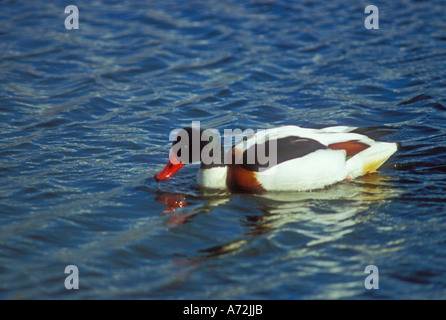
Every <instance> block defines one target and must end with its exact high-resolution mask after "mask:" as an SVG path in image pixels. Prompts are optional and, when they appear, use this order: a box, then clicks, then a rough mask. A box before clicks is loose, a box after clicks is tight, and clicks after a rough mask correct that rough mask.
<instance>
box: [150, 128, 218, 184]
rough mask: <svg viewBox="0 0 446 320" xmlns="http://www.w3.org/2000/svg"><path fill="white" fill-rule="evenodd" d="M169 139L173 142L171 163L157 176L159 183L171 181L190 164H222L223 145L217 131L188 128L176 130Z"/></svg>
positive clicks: (170, 156) (170, 155)
mask: <svg viewBox="0 0 446 320" xmlns="http://www.w3.org/2000/svg"><path fill="white" fill-rule="evenodd" d="M169 138H170V140H171V141H172V140H173V143H172V147H171V149H170V154H169V162H168V163H167V165H166V167H165V168H164V169H163V170H162V171H161V172H159V173H158V174H156V175H155V180H157V181H160V180H167V179H169V178H170V177H172V176H173V175H174V174H175V173H176V172H177V171H178V170H180V169H181V168H182V167H183V166H184V165H185V164H188V163H196V162H202V166H203V165H209V164H210V165H213V164H215V165H221V163H222V162H221V159H222V156H223V154H222V152H223V151H222V144H221V140H220V136H219V134H218V131H216V130H212V129H208V130H204V129H199V128H194V127H192V128H191V127H187V128H183V129H181V130H174V131H173V132H172V133H171V135H170V137H169ZM215 160H217V161H215Z"/></svg>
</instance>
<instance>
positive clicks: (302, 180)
mask: <svg viewBox="0 0 446 320" xmlns="http://www.w3.org/2000/svg"><path fill="white" fill-rule="evenodd" d="M354 129H356V128H354V127H345V126H337V127H328V128H323V129H307V128H300V127H298V126H284V127H279V128H274V129H269V130H265V131H260V132H259V133H256V134H254V135H253V136H251V137H249V138H248V140H247V142H246V145H245V146H243V144H242V143H239V144H237V145H236V146H235V147H234V149H237V150H236V152H243V151H244V147H246V148H249V147H250V146H252V145H253V144H255V143H256V141H263V140H262V139H263V137H264V136H265V135H269V137H273V136H275V137H276V138H277V139H280V138H284V137H288V136H299V137H302V138H309V139H313V140H316V141H318V142H319V143H321V144H323V145H325V146H328V145H330V144H335V143H341V142H346V141H353V140H354V141H358V142H360V143H364V144H367V145H369V146H370V147H369V148H367V149H365V150H363V151H361V152H359V153H358V154H356V155H354V156H352V157H351V158H349V159H347V158H346V151H345V150H331V149H319V150H316V151H314V152H311V153H308V154H307V155H305V156H303V157H299V158H295V159H290V160H288V161H284V162H282V163H279V164H277V165H275V166H273V167H271V168H269V169H267V170H264V171H260V172H254V174H255V176H256V179H257V181H258V182H259V183H260V184H261V185H262V186H263V188H264V189H265V190H267V191H298V190H301V191H304V190H313V189H319V188H323V187H325V186H328V185H331V184H333V183H336V182H339V181H342V180H345V179H354V178H356V177H359V176H362V175H365V174H367V173H369V172H374V171H376V169H378V168H379V167H380V166H381V165H382V164H383V163H384V162H385V161H386V160H387V159H388V158H389V157H390V156H391V155H392V154H393V153H394V152H395V151H396V150H397V145H396V143H389V142H377V141H374V140H373V139H370V138H368V137H367V136H365V135H361V134H357V133H351V132H350V131H352V130H354ZM227 172H228V166H226V167H215V168H208V169H204V170H203V169H200V171H199V173H198V177H197V183H198V185H199V186H201V187H204V188H211V189H227V185H226V178H227Z"/></svg>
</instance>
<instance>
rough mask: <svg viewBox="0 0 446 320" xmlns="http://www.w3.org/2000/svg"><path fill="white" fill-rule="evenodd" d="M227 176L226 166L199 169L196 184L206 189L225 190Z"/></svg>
mask: <svg viewBox="0 0 446 320" xmlns="http://www.w3.org/2000/svg"><path fill="white" fill-rule="evenodd" d="M227 175H228V166H227V165H221V166H206V167H204V168H203V167H200V170H199V171H198V175H197V184H198V185H199V186H200V187H203V188H208V189H227V186H226V177H227Z"/></svg>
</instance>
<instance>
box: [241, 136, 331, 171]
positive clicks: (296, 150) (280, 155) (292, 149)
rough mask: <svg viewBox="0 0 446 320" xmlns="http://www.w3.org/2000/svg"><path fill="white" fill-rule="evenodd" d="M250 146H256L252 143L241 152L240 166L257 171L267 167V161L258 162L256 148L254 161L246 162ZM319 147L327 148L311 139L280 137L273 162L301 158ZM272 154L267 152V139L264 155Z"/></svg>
mask: <svg viewBox="0 0 446 320" xmlns="http://www.w3.org/2000/svg"><path fill="white" fill-rule="evenodd" d="M251 148H256V145H253V146H252V147H250V148H249V149H248V150H245V151H244V152H243V164H241V166H242V167H243V168H244V169H246V170H249V171H257V172H258V171H260V169H265V168H268V167H269V163H266V164H260V163H259V160H258V154H257V149H255V150H254V154H255V161H254V163H248V153H249V152H252V150H251ZM320 149H327V146H325V145H323V144H321V143H320V142H318V141H316V140H313V139H309V138H302V137H298V136H290V137H285V138H281V139H278V140H277V161H275V163H276V165H277V164H280V163H282V162H285V161H288V160H292V159H296V158H302V157H304V156H306V155H308V154H310V153H312V152H315V151H317V150H320ZM273 156H274V155H270V154H269V142H268V141H267V142H266V145H265V157H269V158H271V157H273Z"/></svg>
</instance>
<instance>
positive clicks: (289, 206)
mask: <svg viewBox="0 0 446 320" xmlns="http://www.w3.org/2000/svg"><path fill="white" fill-rule="evenodd" d="M68 4H69V3H67V2H66V1H40V0H35V1H2V5H1V10H0V88H1V90H0V298H2V299H38V298H43V299H102V298H105V299H115V298H123V299H133V298H136V299H420V298H421V299H445V298H446V277H445V275H446V73H445V71H446V22H445V20H444V17H445V14H446V4H445V2H444V1H426V2H424V1H408V0H407V1H375V2H374V3H372V4H374V5H376V6H377V7H378V8H379V29H375V30H374V29H372V30H368V29H366V28H365V27H364V20H365V18H366V17H367V15H366V14H364V8H365V6H366V5H368V4H371V3H369V1H359V2H357V3H355V4H354V3H353V2H352V1H347V0H341V1H328V2H327V1H299V2H297V1H296V2H292V1H261V0H259V1H254V0H252V1H235V0H228V1H220V0H219V1H217V0H211V1H209V0H206V1H179V0H175V1H136V0H133V1H124V2H122V1H101V0H98V1H77V2H73V3H71V4H74V5H77V6H78V9H79V29H78V30H75V29H73V30H67V29H65V26H64V20H65V18H66V17H67V16H68V14H65V13H64V9H65V6H66V5H68ZM191 121H201V123H202V125H203V126H207V127H212V128H217V129H219V130H220V131H223V129H235V128H242V129H245V128H251V129H253V130H257V129H259V128H268V127H273V126H278V125H287V124H295V125H300V126H306V127H316V126H317V127H321V126H324V125H350V126H359V127H363V126H376V125H387V126H392V127H395V128H397V130H395V132H394V133H393V134H391V135H388V136H386V137H384V138H383V139H384V140H386V141H395V142H399V143H401V148H400V150H399V151H398V152H397V153H396V154H395V155H394V156H393V157H392V158H391V159H390V160H389V161H388V162H387V163H386V164H385V165H384V166H383V167H382V170H380V172H379V174H374V175H370V176H367V177H364V178H359V179H356V180H354V181H351V182H342V183H339V184H336V185H334V186H332V187H329V188H326V189H324V190H319V191H314V192H300V193H299V192H296V193H288V194H267V195H265V196H255V195H247V194H233V195H226V194H221V193H214V194H206V193H203V192H200V191H199V190H198V189H197V188H196V185H195V175H196V172H197V169H198V168H197V167H196V166H193V165H192V166H187V167H185V168H184V169H182V171H180V172H179V173H178V175H177V176H175V177H173V178H172V179H171V180H169V181H166V182H163V183H160V184H158V183H157V182H155V181H154V179H153V176H154V174H155V173H157V172H158V171H159V170H161V169H162V168H163V167H164V165H165V164H166V162H167V158H168V151H169V144H170V143H169V133H170V131H171V130H172V129H175V128H181V127H183V126H186V125H190V124H191ZM67 265H75V266H77V267H78V270H79V289H78V290H74V289H73V290H67V289H66V288H65V286H64V281H65V278H66V277H67V276H68V274H65V273H64V270H65V267H66V266H67ZM367 265H375V266H377V267H378V269H379V289H372V290H368V289H366V288H365V286H364V280H365V278H366V276H368V274H366V273H364V269H365V267H366V266H367Z"/></svg>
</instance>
